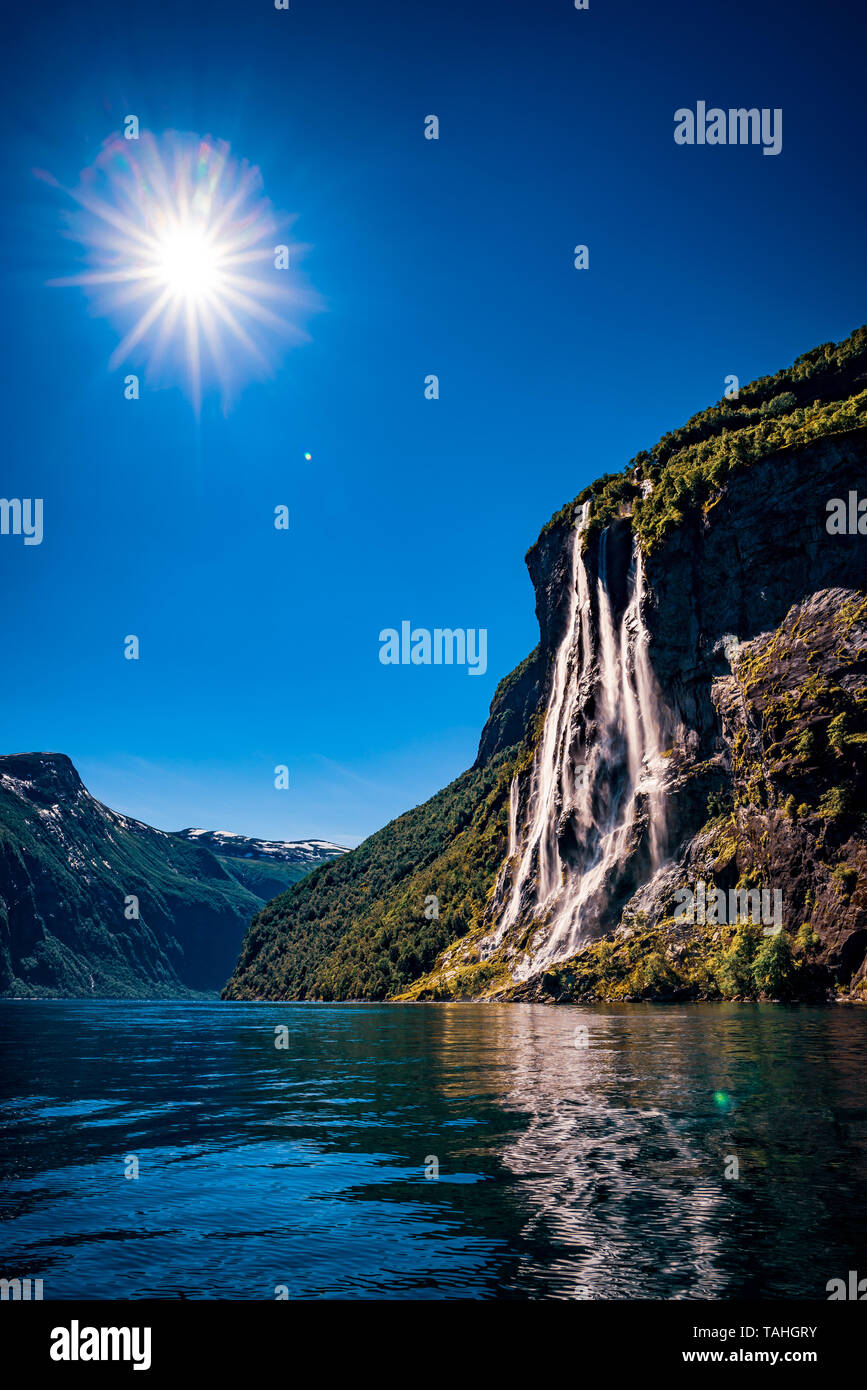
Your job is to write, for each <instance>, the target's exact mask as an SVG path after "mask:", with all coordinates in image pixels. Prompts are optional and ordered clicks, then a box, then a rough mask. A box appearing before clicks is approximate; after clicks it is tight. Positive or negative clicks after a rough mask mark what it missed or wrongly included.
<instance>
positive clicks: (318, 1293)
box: [0, 1000, 867, 1299]
mask: <svg viewBox="0 0 867 1390" xmlns="http://www.w3.org/2000/svg"><path fill="white" fill-rule="evenodd" d="M283 1026H285V1027H286V1029H287V1030H288V1035H287V1041H288V1046H287V1047H286V1048H277V1047H275V1036H276V1035H275V1029H277V1028H281V1027H283ZM585 1029H586V1034H585V1033H584V1032H583V1030H585ZM0 1043H2V1058H3V1077H2V1092H0V1098H2V1110H0V1116H2V1126H3V1128H2V1156H0V1177H2V1198H0V1216H2V1223H0V1276H3V1277H7V1278H13V1277H15V1276H20V1277H26V1276H28V1275H29V1276H30V1277H33V1278H42V1279H43V1281H44V1296H45V1298H46V1299H49V1298H143V1297H166V1298H177V1297H179V1296H181V1295H184V1296H186V1297H187V1298H236V1299H237V1298H240V1299H273V1298H275V1296H276V1292H275V1291H276V1290H278V1288H279V1286H285V1289H286V1290H287V1291H288V1296H289V1297H290V1298H329V1297H348V1298H364V1297H386V1298H442V1297H460V1296H462V1297H472V1298H490V1297H514V1296H517V1297H552V1296H553V1297H559V1298H613V1299H629V1298H691V1299H719V1298H733V1297H770V1298H784V1297H814V1298H825V1297H827V1295H826V1293H825V1285H826V1283H827V1281H828V1280H829V1279H831V1278H844V1279H845V1278H846V1276H847V1271H849V1270H850V1269H856V1270H859V1271H860V1273H861V1275H867V1213H865V1204H864V1192H865V1186H867V1098H865V1090H864V1081H863V1078H864V1051H865V1043H867V1011H865V1010H856V1009H842V1008H840V1009H835V1008H799V1009H789V1008H783V1007H777V1006H772V1005H767V1006H762V1005H734V1004H732V1005H720V1006H678V1007H668V1008H661V1007H656V1008H654V1007H652V1006H641V1005H623V1006H609V1007H599V1008H595V1009H577V1008H558V1009H554V1008H545V1007H542V1006H529V1005H527V1006H524V1005H502V1006H496V1005H481V1004H478V1005H477V1004H440V1005H437V1004H433V1005H376V1004H372V1005H352V1004H339V1005H330V1004H321V1005H316V1004H297V1005H276V1004H274V1005H267V1004H228V1003H216V1002H214V1003H210V1002H202V1003H193V1004H189V1003H132V1004H130V1003H125V1002H101V1001H82V1002H77V1001H68V1002H67V1001H53V1000H52V1001H37V1002H24V1001H22V1002H13V1001H3V1002H0ZM130 1155H134V1156H135V1157H136V1158H137V1160H138V1165H139V1176H138V1178H125V1177H124V1169H125V1165H127V1166H129V1163H128V1156H130ZM728 1156H735V1157H736V1158H737V1159H738V1162H739V1177H738V1178H737V1179H734V1178H726V1177H725V1170H726V1166H727V1164H728V1165H729V1168H730V1169H731V1161H730V1159H729V1157H728ZM433 1157H435V1158H436V1159H437V1160H438V1162H439V1177H438V1178H437V1179H432V1178H427V1177H425V1165H426V1164H427V1165H430V1164H431V1159H432V1158H433Z"/></svg>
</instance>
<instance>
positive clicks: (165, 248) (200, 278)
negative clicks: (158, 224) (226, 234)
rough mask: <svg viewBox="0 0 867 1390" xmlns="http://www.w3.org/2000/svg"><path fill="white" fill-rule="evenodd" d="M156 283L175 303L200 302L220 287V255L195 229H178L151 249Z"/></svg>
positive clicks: (218, 250)
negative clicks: (174, 296) (154, 259)
mask: <svg viewBox="0 0 867 1390" xmlns="http://www.w3.org/2000/svg"><path fill="white" fill-rule="evenodd" d="M155 252H156V263H157V279H158V280H159V281H160V282H161V284H163V285H165V286H166V288H167V289H169V290H171V292H172V293H173V294H174V295H176V296H177V297H178V298H179V299H184V300H196V301H200V302H204V301H205V300H207V299H208V297H209V295H211V294H213V293H215V292H217V291H219V290H220V289H221V288H222V287H223V286H222V280H223V277H222V274H221V270H220V262H221V254H220V248H219V246H216V245H214V243H213V242H212V241H211V240H210V238H209V237H208V236H207V234H206V233H205V232H203V231H202V230H201V229H200V228H198V227H178V228H177V229H176V230H175V231H172V232H169V233H168V235H167V236H166V237H165V238H164V239H163V240H162V241H161V242H159V243H158V244H157V246H156V248H155Z"/></svg>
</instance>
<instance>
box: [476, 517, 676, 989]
mask: <svg viewBox="0 0 867 1390" xmlns="http://www.w3.org/2000/svg"><path fill="white" fill-rule="evenodd" d="M588 517H589V504H585V506H584V508H583V511H582V515H581V519H580V521H579V522H578V524H577V526H576V527H575V529H574V533H573V541H572V555H571V581H570V591H569V609H568V612H567V618H566V624H565V628H564V632H563V637H562V639H561V641H560V645H559V648H558V650H557V654H556V658H555V662H554V671H553V677H552V681H551V692H550V696H549V700H548V707H547V710H546V714H545V726H544V729H543V732H542V738H541V741H540V743H539V746H538V748H537V750H536V755H535V758H534V760H533V766H532V770H531V774H530V791H529V796H528V799H527V803H526V804H527V811H526V814H525V816H524V824H523V825H522V824H521V823H520V822H519V784H518V778H517V777H515V778H514V779H513V782H512V788H511V796H510V805H509V858H508V860H507V864H506V867H505V868H504V870H503V872H502V874H501V877H500V883H499V884H498V890H497V894H496V898H495V901H499V902H503V899H504V898H505V902H504V903H503V907H502V911H501V913H500V914H499V921H498V924H497V927H496V930H495V931H494V933H493V934H492V936H491V937H489V938H488V947H489V949H492V948H494V947H495V946H496V945H498V944H499V943H500V942H501V941H502V940H503V938H504V937H505V936H506V934H507V933H508V932H509V930H510V928H512V927H514V926H515V924H516V923H518V922H519V920H520V921H526V922H527V923H528V925H529V924H531V923H532V922H533V921H537V922H538V924H539V930H538V932H537V933H536V938H535V940H534V942H533V943H532V945H531V946H530V948H529V955H528V957H527V958H526V959H525V960H524V961H523V962H521V964H520V965H519V966H518V969H517V970H516V972H515V973H516V978H519V979H520V978H522V977H526V976H527V975H529V974H531V973H535V972H536V971H538V970H539V969H540V968H541V967H543V966H544V965H546V964H549V963H551V962H553V961H555V960H562V959H565V958H566V957H567V956H570V955H572V954H574V952H575V951H576V950H577V949H578V947H579V946H580V945H581V944H583V942H584V941H585V940H587V939H588V938H589V937H590V936H591V935H593V934H594V928H595V927H596V926H597V924H598V923H599V920H600V914H602V913H603V912H604V910H605V907H606V904H607V902H608V900H609V896H610V890H611V887H612V886H613V885H614V884H615V883H616V881H617V878H618V871H619V870H620V869H622V868H623V866H624V864H625V863H626V861H627V860H628V859H629V858H630V856H631V854H633V853H635V852H636V850H637V848H638V847H639V846H643V851H644V854H645V857H646V861H647V863H646V868H647V870H648V871H649V872H653V871H654V870H655V869H656V868H657V867H658V866H659V863H660V862H661V857H662V854H663V851H664V841H665V835H664V811H665V806H664V762H663V759H662V756H661V755H662V751H663V739H664V736H665V732H666V729H665V725H666V723H667V721H666V720H665V718H664V715H663V711H662V708H661V704H660V700H659V696H658V693H657V689H656V682H655V680H654V677H653V672H652V670H651V666H650V660H649V656H648V651H647V646H648V633H647V628H646V626H645V622H644V616H643V603H644V572H643V566H642V561H641V554H640V551H639V550H638V547H637V545H634V548H633V564H632V570H631V573H630V580H631V594H630V596H629V601H628V603H627V605H626V607H625V609H624V611H623V614H622V616H621V619H620V622H619V625H618V626H617V627H615V623H614V620H613V617H612V610H611V600H610V596H609V592H608V576H607V552H608V532H607V530H606V531H604V532H603V534H602V537H601V540H600V548H599V578H598V580H597V584H596V609H597V613H596V634H595V641H594V626H593V614H592V605H591V598H590V579H589V576H588V572H587V567H586V565H585V562H584V557H583V554H582V543H583V533H584V530H585V528H586V525H587V521H588ZM640 810H644V812H645V814H644V816H643V817H642V819H641V824H640V825H639V826H637V821H638V818H639V811H640Z"/></svg>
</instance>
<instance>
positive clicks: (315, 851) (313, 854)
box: [172, 829, 346, 866]
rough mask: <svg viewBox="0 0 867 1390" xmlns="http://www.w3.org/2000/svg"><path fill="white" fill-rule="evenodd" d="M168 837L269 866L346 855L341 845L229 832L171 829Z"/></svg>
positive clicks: (311, 863)
mask: <svg viewBox="0 0 867 1390" xmlns="http://www.w3.org/2000/svg"><path fill="white" fill-rule="evenodd" d="M172 834H173V835H175V836H177V838H178V839H180V840H194V841H195V842H196V844H199V845H207V846H208V848H209V849H212V850H213V851H214V853H215V854H225V855H226V856H228V857H230V858H238V859H264V860H267V861H268V862H271V863H273V862H274V861H276V860H280V861H282V862H283V863H286V864H306V865H309V866H313V865H314V864H321V863H322V860H323V859H328V858H336V857H337V855H338V854H345V853H346V847H345V845H335V844H334V843H333V842H332V841H331V840H254V839H251V838H250V837H249V836H248V835H235V834H234V833H233V832H232V831H231V830H197V829H190V830H173V831H172Z"/></svg>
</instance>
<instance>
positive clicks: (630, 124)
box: [0, 0, 867, 844]
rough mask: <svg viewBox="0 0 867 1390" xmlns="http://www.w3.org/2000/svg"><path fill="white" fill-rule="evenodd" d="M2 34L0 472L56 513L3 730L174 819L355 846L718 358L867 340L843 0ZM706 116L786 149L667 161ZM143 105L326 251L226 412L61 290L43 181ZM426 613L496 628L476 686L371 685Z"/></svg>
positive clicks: (414, 798)
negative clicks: (256, 171) (141, 374)
mask: <svg viewBox="0 0 867 1390" xmlns="http://www.w3.org/2000/svg"><path fill="white" fill-rule="evenodd" d="M12 22H13V23H14V24H15V25H17V32H14V33H13V34H12V35H11V36H10V38H9V45H8V56H9V64H8V67H7V72H6V77H5V90H4V93H3V98H2V101H3V105H4V107H6V108H7V109H6V112H5V115H6V119H7V128H9V123H11V126H12V129H13V130H14V131H15V132H16V138H14V139H7V141H6V142H5V143H4V146H3V150H2V164H3V177H4V187H5V191H6V199H5V200H4V201H5V202H6V211H5V213H4V215H3V220H2V227H0V241H2V277H3V282H4V300H5V305H6V316H5V331H4V335H3V353H4V362H3V371H2V376H0V390H2V392H3V396H4V419H5V425H6V441H5V445H6V447H5V449H4V466H3V472H2V479H3V480H2V489H0V491H2V495H4V496H6V497H42V498H44V503H45V539H44V541H43V543H42V545H41V546H33V547H24V546H23V545H22V543H21V539H20V538H16V537H11V536H4V537H0V576H2V584H3V592H4V595H5V602H4V604H3V619H2V633H3V654H4V677H5V678H4V680H3V683H2V693H0V702H2V725H0V727H2V730H3V736H2V741H0V742H2V751H4V752H19V751H24V750H31V749H53V750H59V751H63V752H66V753H68V754H69V755H70V756H71V757H72V758H73V760H74V761H75V763H76V764H77V766H78V767H79V769H80V771H81V773H82V776H83V777H84V779H85V782H86V783H87V785H88V786H89V787H90V789H91V790H92V791H93V793H94V794H95V795H96V796H98V797H100V799H102V800H103V801H105V802H107V803H108V804H109V805H111V806H114V807H116V808H117V809H120V810H123V811H126V812H128V813H130V814H132V815H135V816H138V817H140V818H142V819H144V820H147V821H149V822H151V823H153V824H155V825H158V826H160V827H162V828H166V829H177V828H179V827H181V826H186V825H201V826H205V827H209V828H214V829H225V830H234V831H238V832H241V833H247V834H253V835H261V836H268V837H274V838H289V839H292V838H301V837H305V836H314V835H315V836H322V837H326V838H329V839H334V840H337V841H338V842H340V843H343V844H354V843H357V842H358V840H360V839H361V838H363V837H364V836H365V835H366V834H369V833H370V832H371V831H373V830H375V829H376V828H378V827H379V826H380V825H383V824H384V823H385V822H387V821H388V820H390V819H391V818H392V817H393V816H395V815H397V814H399V813H400V812H401V811H403V810H406V809H407V808H408V807H410V806H412V805H415V804H417V803H418V802H420V801H422V800H424V799H425V798H427V797H428V796H430V795H431V794H432V793H433V792H435V791H436V790H437V789H438V788H439V787H441V786H443V785H444V784H445V783H446V782H448V781H449V780H451V778H452V777H454V776H456V775H457V774H458V773H459V772H461V771H462V770H463V769H464V768H465V767H467V766H468V765H469V764H470V763H471V762H472V760H473V758H474V757H475V752H476V745H477V741H478V735H479V732H480V729H481V727H482V724H483V722H484V720H485V717H486V714H487V708H488V704H489V701H490V698H491V695H492V693H493V691H494V688H495V686H496V683H497V681H498V680H499V679H500V678H501V677H502V676H503V675H505V674H506V673H507V672H508V671H509V670H511V669H512V667H514V666H515V665H516V664H517V662H518V661H520V660H521V659H522V658H523V657H524V656H525V655H526V653H527V652H528V651H529V650H530V649H531V648H532V647H533V646H534V645H535V642H536V639H537V627H536V621H535V616H534V609H533V594H532V589H531V585H530V582H529V579H528V577H527V573H526V569H525V567H524V562H523V556H524V553H525V551H526V549H527V547H528V546H529V545H530V544H531V543H532V541H533V540H534V539H535V537H536V535H537V534H538V531H539V529H540V527H541V526H542V525H543V524H544V522H545V521H546V520H547V518H548V517H549V516H550V514H551V513H552V512H553V511H554V510H556V509H557V508H558V507H559V506H561V505H562V503H563V502H564V501H566V500H568V499H569V498H571V497H572V496H574V495H575V494H576V493H577V492H578V491H579V490H580V489H581V488H582V487H583V486H584V485H585V484H586V483H587V482H589V481H590V480H591V479H592V478H594V477H596V476H597V475H598V474H600V473H603V472H606V471H610V470H612V469H616V468H620V467H621V466H622V465H623V464H624V463H625V462H626V461H627V460H628V459H629V458H630V457H631V456H632V455H633V454H634V453H635V452H637V450H639V449H641V448H644V447H648V446H650V445H652V444H653V443H654V442H655V440H656V439H657V438H658V437H659V436H660V435H661V434H662V433H664V432H665V431H666V430H667V429H669V428H672V427H674V426H676V425H678V424H680V423H681V422H682V421H683V420H684V419H685V418H686V417H687V416H688V415H690V414H691V413H693V412H694V411H695V410H698V409H701V408H703V407H704V406H706V405H707V404H709V403H711V402H712V401H714V400H717V399H719V397H720V396H721V395H722V391H723V383H724V378H725V376H726V375H727V374H728V373H732V372H733V373H736V374H737V375H738V376H739V377H740V379H741V381H743V382H745V381H747V380H749V379H750V378H752V377H754V376H756V375H760V374H763V373H765V372H768V371H773V370H776V369H777V368H779V367H781V366H784V365H786V364H787V363H789V362H790V361H791V360H792V359H793V358H794V357H795V356H797V355H798V354H799V353H801V352H803V351H805V350H806V349H808V348H810V347H812V346H814V345H815V344H816V343H818V342H823V341H827V340H828V339H834V338H840V337H843V336H845V335H846V334H847V333H848V332H850V331H851V330H852V329H853V328H854V327H856V326H857V325H858V324H859V323H861V322H863V320H864V319H865V318H867V313H865V294H864V291H865V271H864V252H863V227H864V191H863V180H862V178H861V176H860V168H861V166H862V162H863V141H864V121H863V114H862V105H861V102H862V98H861V97H860V95H859V93H860V92H861V88H862V83H861V78H862V75H863V73H862V63H863V37H864V33H863V21H859V20H857V19H856V18H854V17H850V15H848V14H847V7H846V6H845V5H842V4H830V5H827V6H824V7H823V8H822V9H821V11H817V10H816V8H815V6H814V5H812V4H805V3H788V4H782V3H774V4H765V5H763V6H762V7H761V13H757V11H756V8H755V6H754V5H753V4H746V3H741V4H739V3H735V4H729V5H726V6H721V5H719V6H711V5H703V6H700V7H695V8H694V9H689V8H687V7H683V6H677V7H674V6H654V5H647V4H639V3H637V2H635V0H627V2H626V3H620V4H615V3H612V2H611V0H591V8H590V10H589V11H587V12H577V11H575V10H574V8H572V7H571V6H570V5H569V4H567V3H566V0H557V3H554V2H553V0H541V3H540V0H533V3H531V2H530V0H527V3H526V4H515V3H509V4H501V3H493V0H476V2H475V3H473V4H472V5H466V4H465V3H458V0H445V2H444V3H440V4H437V5H436V6H428V5H422V4H407V3H393V0H384V3H380V4H376V5H374V4H372V3H367V0H364V3H334V4H331V3H321V2H320V3H313V0H308V2H307V3H303V2H302V0H292V6H291V9H290V10H289V11H288V12H277V11H275V10H274V9H273V8H269V6H268V5H267V4H266V3H265V0H258V3H252V0H237V3H211V4H206V5H202V4H200V3H196V4H192V3H189V0H173V3H172V4H170V5H168V4H166V5H160V4H152V5H149V6H147V7H146V9H143V8H139V7H129V8H124V7H121V8H118V7H117V6H116V5H114V4H107V3H102V2H101V0H95V3H90V4H88V5H86V6H78V5H76V6H73V5H68V4H54V5H52V4H49V5H45V6H40V7H38V9H33V10H31V11H30V12H29V13H23V12H21V11H19V13H18V16H17V18H16V19H15V20H14V21H12ZM858 24H860V25H861V32H860V33H858V32H857V29H856V26H857V25H858ZM698 99H702V100H707V101H708V103H709V104H718V105H720V106H722V107H724V108H727V107H729V106H758V107H780V108H782V110H783V149H782V153H781V154H779V155H778V156H776V157H767V156H763V155H762V153H761V150H760V149H758V148H754V147H746V148H742V147H737V148H727V147H726V148H708V147H705V148H686V147H678V146H676V145H675V143H674V141H673V135H672V132H673V113H674V111H675V110H676V109H677V108H679V107H682V106H694V104H695V102H696V101H697V100H698ZM128 112H135V113H137V114H138V115H139V117H140V120H141V122H142V126H143V128H146V129H148V130H150V131H152V132H154V133H156V134H160V133H161V132H163V131H165V130H167V129H174V130H179V131H192V132H197V133H199V134H201V135H211V136H213V137H215V138H218V139H225V140H228V141H229V142H230V143H231V147H232V151H233V153H235V154H237V155H238V156H241V157H245V158H247V159H248V160H250V161H251V162H253V163H254V164H256V165H258V166H259V168H260V169H261V171H262V176H263V179H264V186H265V191H266V193H267V195H268V196H269V198H270V200H271V202H272V203H273V204H274V205H275V206H276V207H277V208H279V209H282V210H284V211H285V212H287V213H289V214H291V215H292V216H293V218H294V219H295V220H294V223H293V237H294V238H295V239H296V240H297V241H298V242H301V243H304V244H305V246H306V247H307V248H308V250H307V251H306V253H305V256H304V260H303V276H304V280H305V282H306V283H307V284H308V285H309V286H311V287H312V289H313V290H315V293H316V294H317V295H318V297H319V301H320V306H321V308H320V311H319V312H316V313H314V314H312V315H310V316H309V317H308V318H307V319H306V328H307V331H308V333H309V341H307V342H306V343H303V344H302V345H299V346H295V347H293V348H292V349H291V350H289V351H287V352H286V353H285V355H284V356H283V357H282V358H281V359H280V361H279V362H278V363H277V369H276V370H275V373H274V376H273V378H272V379H271V380H269V381H265V382H261V383H253V384H250V385H249V386H247V388H246V389H245V390H244V392H243V394H242V395H241V396H240V399H239V400H238V401H237V403H236V404H235V405H234V407H233V408H232V409H231V411H230V412H229V413H228V415H227V416H224V414H223V413H222V412H221V410H220V406H219V401H218V400H217V399H215V398H213V397H212V396H206V398H205V401H204V405H203V409H202V414H201V419H200V420H198V421H197V419H196V417H195V414H194V412H193V411H192V409H191V407H190V402H189V399H188V397H187V396H186V394H185V392H184V391H183V390H182V389H181V388H180V385H178V386H177V387H173V386H171V385H170V384H167V385H164V386H163V388H162V389H159V390H145V391H144V392H143V395H142V397H141V399H140V400H139V401H136V402H128V401H125V400H124V398H123V390H122V381H123V377H124V374H125V373H124V370H123V368H118V369H116V370H113V371H110V370H109V368H108V365H107V364H108V359H109V357H110V356H111V353H112V351H113V350H114V348H115V347H116V345H117V342H118V332H117V328H116V326H115V325H114V324H113V323H111V322H109V321H108V320H106V319H105V318H102V317H99V316H97V315H95V314H94V313H93V312H92V310H91V308H90V306H89V303H88V300H87V298H86V296H85V295H84V293H83V292H82V291H81V290H80V289H77V288H63V289H60V288H55V287H49V285H48V283H47V282H48V281H50V280H52V279H53V278H55V277H57V276H58V275H62V274H64V273H67V272H68V271H69V269H70V267H73V268H74V265H75V263H76V262H75V256H76V254H77V252H76V250H75V248H74V247H72V246H71V245H70V243H69V241H68V240H67V239H65V238H64V237H63V235H62V232H63V227H64V223H63V213H64V209H65V207H66V206H67V204H66V202H65V201H64V196H63V194H62V193H60V192H59V191H58V190H57V189H55V188H51V187H50V186H48V185H46V184H45V183H44V182H40V181H39V180H38V179H36V178H35V177H34V175H33V170H34V169H43V170H49V171H50V172H51V173H52V174H53V175H54V176H55V177H56V178H57V179H58V180H59V181H60V183H61V184H63V185H66V186H69V185H72V184H74V183H75V182H76V181H77V178H78V174H79V171H80V170H81V169H82V168H84V167H85V166H86V165H88V164H89V163H90V162H91V161H92V160H93V159H94V158H95V156H96V155H97V153H98V151H99V149H100V146H101V145H102V143H103V142H104V141H105V140H106V138H108V137H109V136H111V135H112V134H116V133H117V132H118V131H119V130H120V128H121V124H122V121H123V117H124V116H125V115H126V114H127V113H128ZM430 113H435V114H437V115H438V116H439V119H440V123H441V128H440V139H439V141H426V140H425V139H424V138H423V122H424V117H425V116H426V115H428V114H430ZM577 243H586V244H588V245H589V247H590V270H589V271H588V272H579V271H576V270H575V269H574V268H573V264H572V248H573V247H574V246H575V245H576V244H577ZM428 373H436V374H437V375H438V376H439V379H440V392H441V395H440V399H439V400H438V401H426V400H425V399H424V378H425V376H426V375H427V374H428ZM306 452H309V453H310V454H311V455H312V459H311V461H310V462H307V461H306V460H305V458H304V455H305V453H306ZM278 503H286V504H287V505H288V506H289V508H290V513H291V525H290V529H289V531H288V532H286V533H281V532H277V531H275V530H274V528H273V524H272V518H273V509H274V506H275V505H277V504H278ZM402 619H410V620H411V621H412V622H413V624H414V625H417V626H425V627H429V628H434V627H437V626H442V627H465V628H479V627H483V628H486V629H487V632H488V670H487V673H486V674H485V675H484V676H482V677H470V676H469V675H468V673H467V671H466V669H462V668H460V667H452V668H448V667H386V666H383V665H381V664H380V662H379V660H378V652H379V642H378V634H379V631H380V629H382V628H386V627H398V626H399V624H400V622H401V620H402ZM128 633H136V634H137V635H139V637H140V639H141V659H140V660H139V661H138V662H130V661H126V660H124V659H123V639H124V636H125V635H126V634H128ZM277 764H286V765H287V766H288V767H289V772H290V786H289V789H288V790H286V791H277V790H276V789H275V788H274V785H273V769H274V767H275V766H276V765H277Z"/></svg>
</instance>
